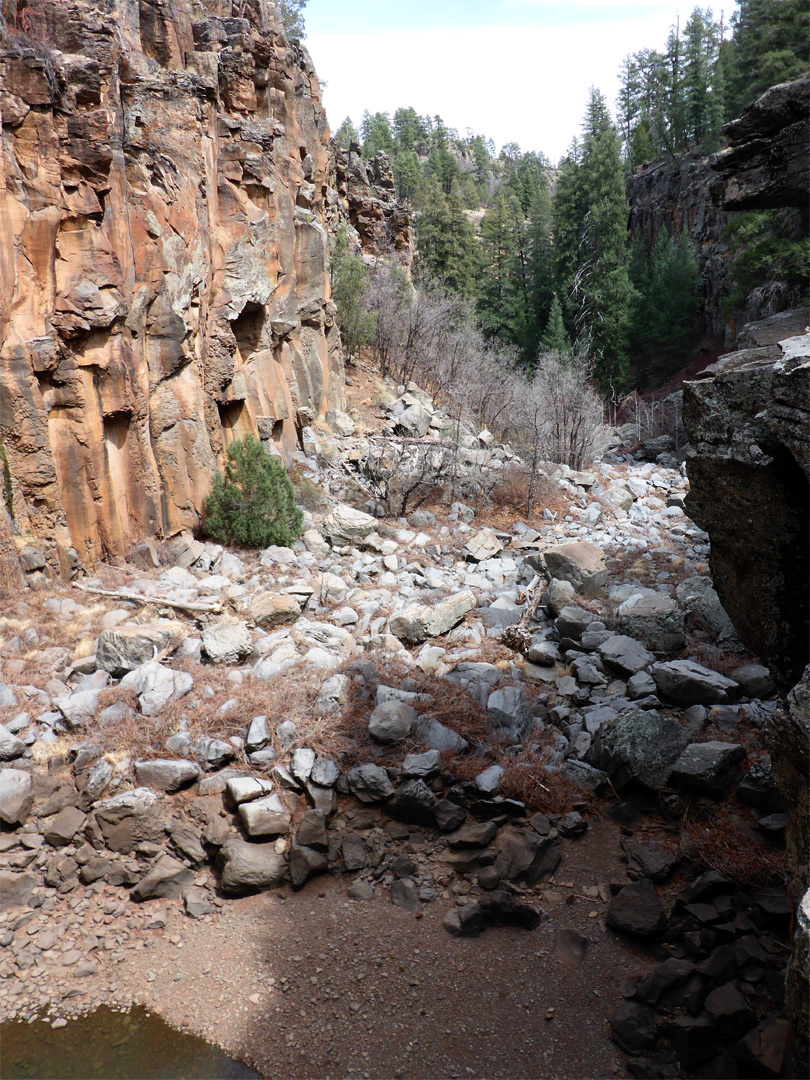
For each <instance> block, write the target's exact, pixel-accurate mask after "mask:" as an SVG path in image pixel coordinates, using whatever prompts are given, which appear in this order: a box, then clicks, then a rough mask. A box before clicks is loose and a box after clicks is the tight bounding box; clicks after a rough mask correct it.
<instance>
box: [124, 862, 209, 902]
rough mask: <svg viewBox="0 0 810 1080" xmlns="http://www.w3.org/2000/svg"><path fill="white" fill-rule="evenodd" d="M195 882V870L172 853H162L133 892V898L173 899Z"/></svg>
mask: <svg viewBox="0 0 810 1080" xmlns="http://www.w3.org/2000/svg"><path fill="white" fill-rule="evenodd" d="M193 883H194V871H193V870H190V869H189V868H188V867H187V866H186V865H185V864H184V863H181V862H180V861H179V860H178V859H175V858H174V857H173V856H171V855H162V856H161V857H160V858H159V859H158V861H157V862H156V863H155V865H154V866H153V867H152V868H151V870H149V872H148V873H147V874H145V875H144V876H143V877H142V878H141V880H140V881H139V882H138V884H137V885H136V886H135V888H134V889H133V890H132V892H131V894H130V895H131V896H132V899H133V900H137V901H142V900H172V899H174V898H175V897H177V896H182V894H183V892H184V890H185V889H187V888H188V887H189V886H190V885H192V884H193Z"/></svg>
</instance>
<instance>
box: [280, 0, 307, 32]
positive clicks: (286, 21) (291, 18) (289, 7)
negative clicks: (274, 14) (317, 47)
mask: <svg viewBox="0 0 810 1080" xmlns="http://www.w3.org/2000/svg"><path fill="white" fill-rule="evenodd" d="M306 6H307V0H279V4H278V8H279V14H280V15H281V25H282V26H283V27H284V34H285V36H286V37H287V39H288V41H303V40H304V38H305V37H306V33H307V31H306V26H305V25H304V8H305V7H306Z"/></svg>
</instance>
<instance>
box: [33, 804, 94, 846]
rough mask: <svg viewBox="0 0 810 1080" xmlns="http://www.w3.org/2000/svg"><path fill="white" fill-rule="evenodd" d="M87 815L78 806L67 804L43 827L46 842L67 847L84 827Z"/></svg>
mask: <svg viewBox="0 0 810 1080" xmlns="http://www.w3.org/2000/svg"><path fill="white" fill-rule="evenodd" d="M86 820H87V816H86V815H85V814H84V813H83V811H81V810H79V809H78V807H76V806H66V807H64V809H62V810H60V811H59V813H58V814H57V815H56V816H55V817H54V818H52V819H51V821H50V822H49V823H48V824H47V825H46V826H45V827H44V828H43V830H42V835H43V836H44V837H45V843H46V844H50V845H51V846H52V847H65V846H66V845H67V844H69V843H70V842H71V840H72V839H73V837H74V836H75V835H76V833H77V832H78V831H79V829H81V828H82V826H83V825H84V823H85V821H86Z"/></svg>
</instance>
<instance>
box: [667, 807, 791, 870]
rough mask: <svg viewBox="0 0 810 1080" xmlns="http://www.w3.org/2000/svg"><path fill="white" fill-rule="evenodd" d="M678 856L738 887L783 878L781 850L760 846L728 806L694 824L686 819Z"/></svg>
mask: <svg viewBox="0 0 810 1080" xmlns="http://www.w3.org/2000/svg"><path fill="white" fill-rule="evenodd" d="M681 855H682V856H683V857H684V858H686V859H689V860H690V861H691V862H693V863H696V864H697V865H698V866H699V867H700V868H701V869H705V870H716V871H717V872H718V873H720V874H722V875H723V876H724V877H727V878H728V879H729V881H731V882H733V883H734V884H735V885H737V886H740V887H745V886H753V885H768V884H772V883H777V882H781V881H784V879H785V853H784V851H783V850H782V849H780V848H775V847H769V846H767V845H766V844H765V843H763V841H761V840H760V839H759V837H758V836H756V834H755V833H754V832H753V830H752V829H751V828H750V827H746V825H745V823H744V822H743V821H742V819H741V818H740V817H739V816H738V815H737V814H736V813H734V811H733V810H730V809H729V808H728V807H723V808H721V809H719V810H717V811H716V812H714V813H712V814H710V815H708V816H706V817H705V818H702V819H700V820H697V821H689V820H687V822H686V824H685V825H684V828H683V830H682V832H681Z"/></svg>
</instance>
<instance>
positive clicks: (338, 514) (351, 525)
mask: <svg viewBox="0 0 810 1080" xmlns="http://www.w3.org/2000/svg"><path fill="white" fill-rule="evenodd" d="M376 528H377V521H376V519H375V518H373V517H372V516H371V514H364V513H363V512H362V510H355V509H354V508H353V507H351V506H347V505H346V504H345V503H339V504H338V505H337V506H335V507H334V508H333V509H332V510H330V512H329V513H328V514H327V515H326V517H325V518H324V520H323V522H322V523H321V532H322V533H323V535H324V536H325V537H326V538H327V540H331V541H332V543H333V544H336V545H337V546H338V547H342V546H344V545H345V544H359V543H361V542H362V541H363V540H364V539H365V538H366V537H367V536H368V535H369V534H370V533H373V532H374V531H375V529H376Z"/></svg>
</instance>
